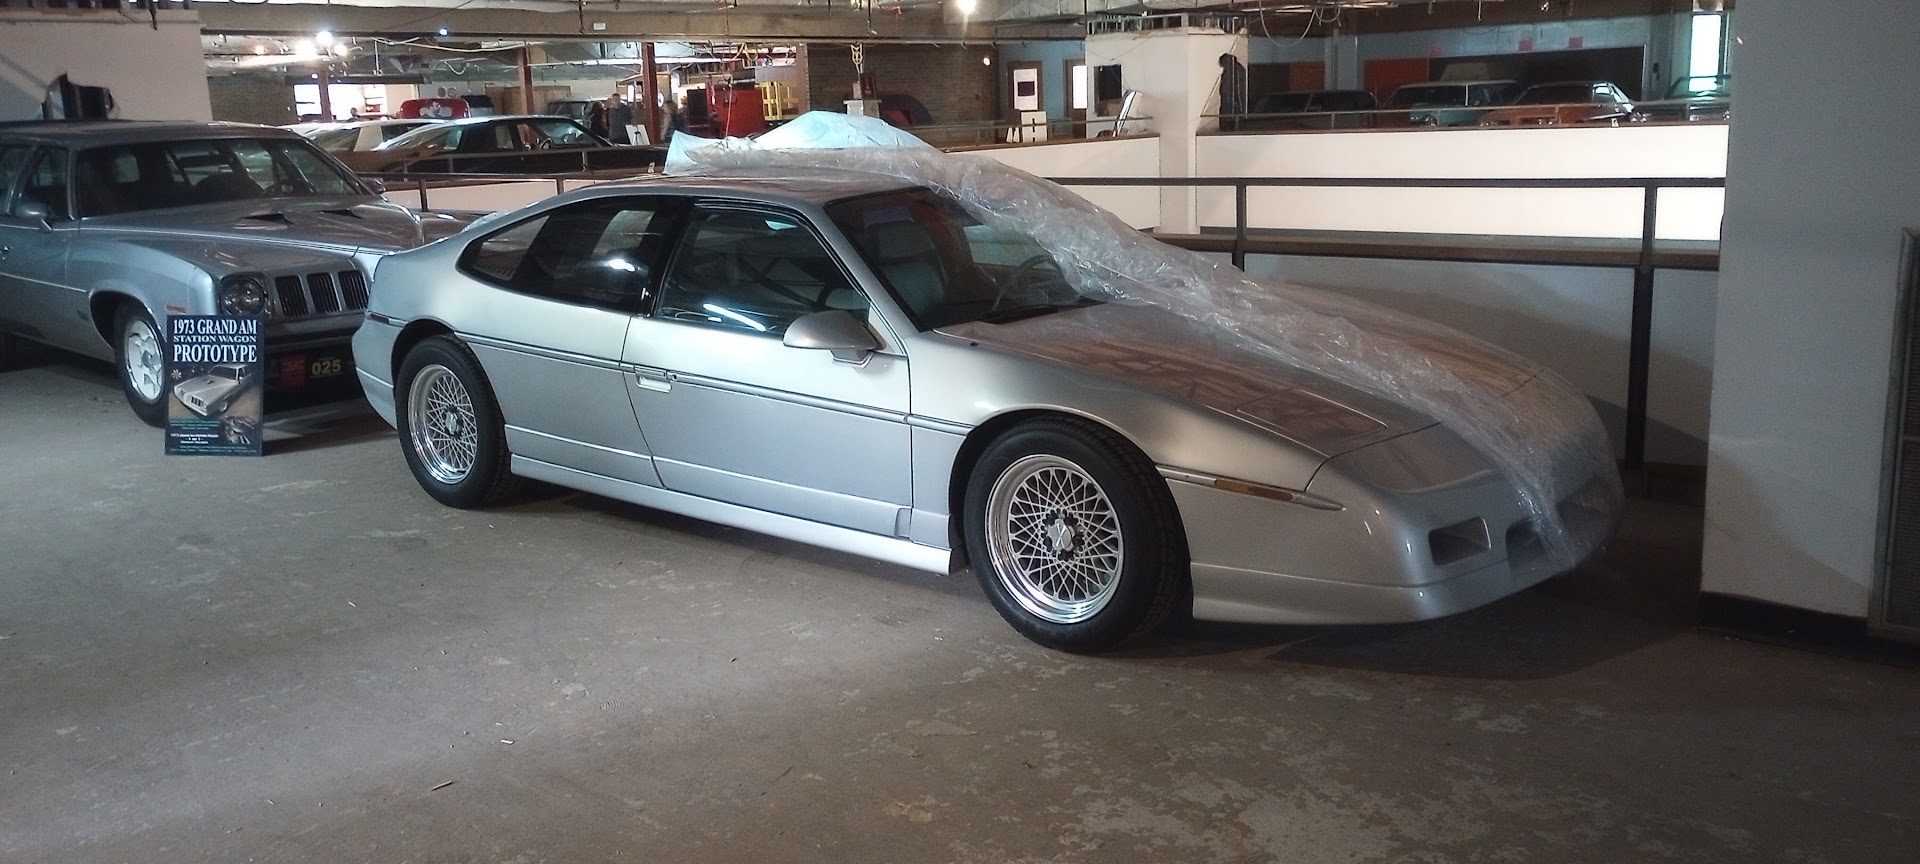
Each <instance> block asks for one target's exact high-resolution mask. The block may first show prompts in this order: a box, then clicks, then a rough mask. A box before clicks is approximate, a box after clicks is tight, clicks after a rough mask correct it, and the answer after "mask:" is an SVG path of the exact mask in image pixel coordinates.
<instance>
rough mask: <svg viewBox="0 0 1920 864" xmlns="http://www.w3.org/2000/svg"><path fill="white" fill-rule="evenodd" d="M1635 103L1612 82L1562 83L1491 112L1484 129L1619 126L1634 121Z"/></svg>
mask: <svg viewBox="0 0 1920 864" xmlns="http://www.w3.org/2000/svg"><path fill="white" fill-rule="evenodd" d="M1635 119H1636V117H1635V115H1634V107H1633V101H1632V100H1630V99H1628V98H1627V94H1626V93H1624V92H1622V91H1621V90H1620V88H1619V87H1618V86H1616V85H1614V84H1613V83H1612V82H1610V81H1559V82H1555V83H1552V84H1535V85H1533V86H1531V87H1528V88H1527V89H1526V90H1524V91H1521V93H1520V95H1519V96H1518V97H1516V98H1515V99H1514V100H1513V104H1512V105H1509V106H1507V107H1505V108H1499V109H1496V110H1493V111H1488V112H1487V113H1486V114H1485V115H1484V116H1482V117H1481V118H1480V125H1482V126H1570V125H1574V124H1579V123H1611V124H1614V125H1618V124H1620V123H1626V122H1630V121H1633V120H1635Z"/></svg>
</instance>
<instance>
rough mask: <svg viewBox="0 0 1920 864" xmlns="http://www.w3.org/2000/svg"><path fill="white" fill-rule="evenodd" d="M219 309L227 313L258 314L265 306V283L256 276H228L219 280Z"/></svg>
mask: <svg viewBox="0 0 1920 864" xmlns="http://www.w3.org/2000/svg"><path fill="white" fill-rule="evenodd" d="M219 294H220V311H222V312H225V313H227V314H228V315H258V314H260V313H261V312H263V311H265V310H266V308H267V283H266V282H265V281H263V280H262V279H261V278H260V277H258V276H245V275H242V276H228V277H227V278H225V279H222V280H220V292H219Z"/></svg>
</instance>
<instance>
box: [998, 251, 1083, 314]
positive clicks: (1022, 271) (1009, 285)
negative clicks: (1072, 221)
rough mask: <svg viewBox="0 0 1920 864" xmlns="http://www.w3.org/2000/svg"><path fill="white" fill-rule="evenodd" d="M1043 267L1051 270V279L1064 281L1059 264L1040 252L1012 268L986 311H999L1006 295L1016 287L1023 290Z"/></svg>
mask: <svg viewBox="0 0 1920 864" xmlns="http://www.w3.org/2000/svg"><path fill="white" fill-rule="evenodd" d="M1043 265H1050V266H1051V267H1052V268H1053V278H1054V279H1055V280H1058V281H1060V282H1065V281H1066V279H1067V274H1066V273H1065V272H1062V271H1061V269H1060V262H1058V261H1055V260H1053V256H1052V255H1049V254H1047V253H1045V252H1042V253H1040V254H1038V255H1035V256H1033V257H1032V258H1028V259H1027V260H1025V261H1022V262H1020V263H1019V265H1017V266H1015V267H1014V268H1013V272H1012V273H1011V274H1008V276H1007V279H1006V281H1004V282H1001V283H1000V291H999V292H998V293H996V294H994V295H993V306H992V307H990V308H989V310H988V311H991V312H998V311H1000V303H1001V302H1002V301H1004V300H1006V299H1007V294H1008V293H1010V292H1012V291H1013V289H1014V288H1016V287H1018V288H1025V287H1026V286H1027V282H1028V280H1030V279H1032V278H1033V275H1034V274H1035V273H1037V272H1039V271H1040V268H1041V267H1042V266H1043Z"/></svg>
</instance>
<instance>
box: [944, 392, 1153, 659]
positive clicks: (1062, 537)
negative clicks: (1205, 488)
mask: <svg viewBox="0 0 1920 864" xmlns="http://www.w3.org/2000/svg"><path fill="white" fill-rule="evenodd" d="M963 524H964V529H965V533H966V543H967V555H968V558H969V559H970V560H971V562H972V565H973V572H974V574H975V576H976V577H978V578H979V580H980V587H981V589H982V590H983V591H985V592H986V595H987V598H988V599H989V600H991V601H992V602H993V606H994V608H995V609H996V610H998V611H999V612H1000V615H1001V617H1003V618H1005V619H1006V620H1007V622H1008V623H1010V624H1012V625H1013V627H1014V629H1016V630H1018V631H1020V633H1021V634H1022V635H1024V636H1026V637H1027V638H1029V639H1032V640H1033V641H1035V642H1038V643H1040V644H1041V645H1045V646H1047V647H1049V648H1055V649H1059V650H1062V651H1075V652H1093V651H1104V650H1107V649H1109V648H1112V647H1114V646H1116V645H1118V644H1120V643H1121V642H1123V641H1125V640H1127V639H1129V638H1131V637H1133V636H1135V635H1138V634H1140V633H1143V632H1145V631H1147V630H1151V629H1153V628H1154V627H1155V626H1157V625H1159V623H1160V622H1161V621H1163V620H1165V619H1166V617H1167V615H1168V613H1169V612H1171V611H1172V609H1173V605H1174V603H1175V602H1176V601H1177V600H1178V599H1179V598H1180V597H1181V596H1183V589H1184V587H1185V584H1186V579H1187V574H1186V570H1187V566H1188V562H1187V550H1186V539H1185V532H1184V530H1183V529H1182V528H1181V525H1180V517H1179V513H1178V511H1177V510H1176V509H1175V507H1174V503H1173V496H1172V494H1171V493H1170V492H1169V491H1168V490H1167V487H1166V483H1165V481H1163V480H1161V479H1160V478H1159V477H1158V476H1157V475H1156V474H1155V473H1154V471H1153V466H1152V464H1151V463H1149V462H1148V461H1147V459H1146V457H1145V456H1144V455H1143V454H1141V453H1139V451H1138V450H1136V449H1135V448H1134V447H1133V446H1132V445H1131V444H1130V443H1128V442H1127V441H1126V440H1125V439H1123V438H1121V437H1120V436H1118V435H1116V434H1114V433H1112V432H1110V431H1108V430H1106V429H1104V428H1102V427H1099V426H1095V425H1093V424H1090V423H1086V422H1083V421H1077V420H1068V419H1064V418H1061V419H1046V420H1038V421H1033V422H1029V423H1025V424H1022V425H1020V426H1018V427H1015V428H1014V429H1013V430H1012V431H1010V432H1008V433H1007V434H1005V435H1003V436H1001V437H1000V438H999V439H998V440H996V441H994V442H993V443H992V444H990V445H988V447H987V450H986V452H984V453H983V454H982V455H981V458H980V462H979V464H978V465H976V466H975V470H974V472H973V477H972V479H971V480H970V481H969V482H968V484H967V495H966V506H965V513H964V522H963Z"/></svg>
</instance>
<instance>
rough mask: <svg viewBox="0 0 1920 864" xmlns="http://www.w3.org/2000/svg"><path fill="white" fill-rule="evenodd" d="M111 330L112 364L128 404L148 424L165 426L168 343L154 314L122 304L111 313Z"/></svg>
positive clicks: (129, 304)
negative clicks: (113, 362) (113, 359)
mask: <svg viewBox="0 0 1920 864" xmlns="http://www.w3.org/2000/svg"><path fill="white" fill-rule="evenodd" d="M113 332H114V336H115V339H114V342H113V350H114V357H115V359H116V360H117V361H118V362H117V363H115V364H114V365H116V366H118V367H119V369H120V390H121V392H123V393H125V394H126V396H127V405H128V407H130V408H132V409H133V414H134V416H136V417H139V418H140V420H141V422H144V423H146V424H147V425H148V426H165V425H167V388H166V374H167V344H166V341H165V340H163V339H161V338H160V329H159V328H157V327H155V326H153V316H151V315H148V314H147V310H146V309H144V308H141V306H140V305H139V304H137V303H122V304H120V308H119V309H118V310H116V311H115V312H114V314H113Z"/></svg>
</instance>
